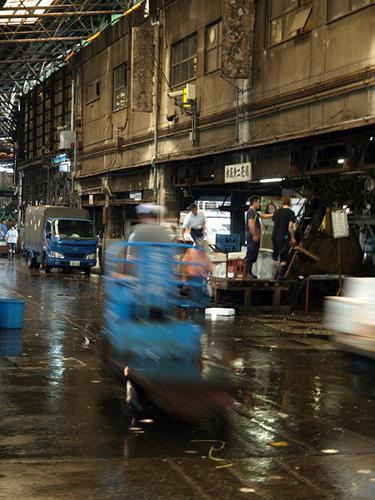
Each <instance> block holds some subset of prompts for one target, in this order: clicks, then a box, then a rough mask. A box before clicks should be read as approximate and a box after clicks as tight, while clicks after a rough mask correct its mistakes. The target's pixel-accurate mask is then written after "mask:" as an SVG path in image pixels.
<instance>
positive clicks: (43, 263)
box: [42, 254, 52, 274]
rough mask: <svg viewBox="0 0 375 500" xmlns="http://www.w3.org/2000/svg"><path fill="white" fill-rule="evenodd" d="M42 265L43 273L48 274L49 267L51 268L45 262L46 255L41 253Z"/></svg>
mask: <svg viewBox="0 0 375 500" xmlns="http://www.w3.org/2000/svg"><path fill="white" fill-rule="evenodd" d="M42 267H43V269H44V272H45V273H47V274H48V273H50V272H51V269H52V268H51V266H49V265H48V264H47V256H46V255H45V254H44V255H43V260H42Z"/></svg>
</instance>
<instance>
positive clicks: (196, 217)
mask: <svg viewBox="0 0 375 500" xmlns="http://www.w3.org/2000/svg"><path fill="white" fill-rule="evenodd" d="M189 210H190V214H189V215H187V216H186V218H185V220H184V223H183V225H182V239H185V233H186V232H187V231H189V229H190V236H191V237H192V239H193V240H194V242H195V243H196V242H197V240H200V239H203V238H204V236H205V233H206V217H205V216H204V213H203V212H198V207H197V205H196V204H195V203H192V204H191V205H190V206H189Z"/></svg>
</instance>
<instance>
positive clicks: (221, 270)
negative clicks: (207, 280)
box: [212, 262, 227, 278]
mask: <svg viewBox="0 0 375 500" xmlns="http://www.w3.org/2000/svg"><path fill="white" fill-rule="evenodd" d="M226 275H227V263H226V262H213V263H212V276H213V277H214V278H225V277H226Z"/></svg>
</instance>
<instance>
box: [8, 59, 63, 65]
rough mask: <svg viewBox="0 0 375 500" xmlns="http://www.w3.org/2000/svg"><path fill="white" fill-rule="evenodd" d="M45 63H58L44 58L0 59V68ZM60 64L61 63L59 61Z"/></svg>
mask: <svg viewBox="0 0 375 500" xmlns="http://www.w3.org/2000/svg"><path fill="white" fill-rule="evenodd" d="M45 62H58V59H56V58H54V59H52V58H50V57H46V58H45V59H31V58H30V59H0V66H1V65H7V64H36V63H39V64H42V63H45ZM61 62H62V61H61Z"/></svg>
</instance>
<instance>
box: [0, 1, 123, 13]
mask: <svg viewBox="0 0 375 500" xmlns="http://www.w3.org/2000/svg"><path fill="white" fill-rule="evenodd" d="M99 3H102V2H95V4H96V5H97V4H99ZM119 3H120V2H107V3H104V2H103V5H101V7H103V8H105V9H115V8H119V7H120V5H119ZM123 3H124V4H126V3H127V2H125V1H124V2H123ZM69 6H70V7H74V4H72V3H71V2H70V5H69ZM66 7H67V4H61V5H56V4H51V5H43V6H41V5H39V6H38V5H34V6H33V7H31V6H27V5H19V6H18V7H6V8H5V7H4V6H3V7H0V12H1V11H4V10H6V11H9V10H14V11H17V10H26V11H31V12H34V10H41V9H43V10H50V9H66ZM77 8H79V6H77ZM124 9H125V10H126V9H127V6H126V5H124Z"/></svg>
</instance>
